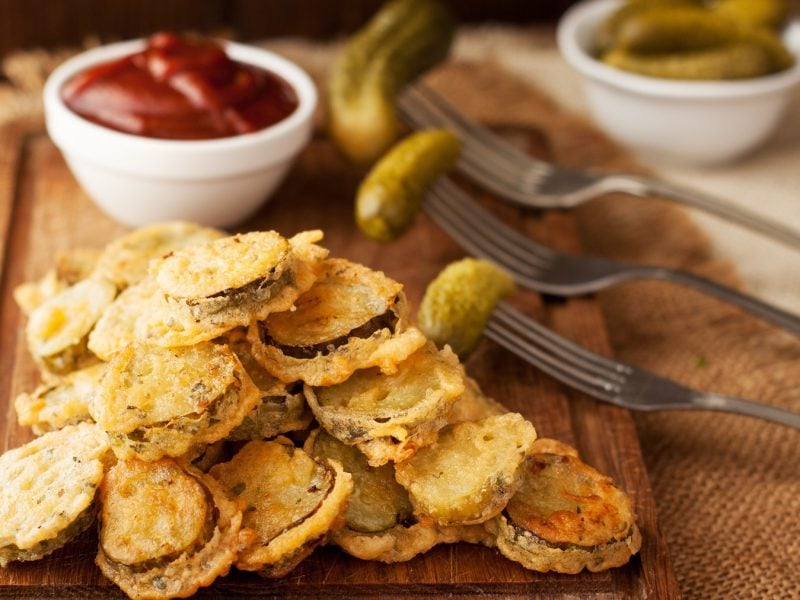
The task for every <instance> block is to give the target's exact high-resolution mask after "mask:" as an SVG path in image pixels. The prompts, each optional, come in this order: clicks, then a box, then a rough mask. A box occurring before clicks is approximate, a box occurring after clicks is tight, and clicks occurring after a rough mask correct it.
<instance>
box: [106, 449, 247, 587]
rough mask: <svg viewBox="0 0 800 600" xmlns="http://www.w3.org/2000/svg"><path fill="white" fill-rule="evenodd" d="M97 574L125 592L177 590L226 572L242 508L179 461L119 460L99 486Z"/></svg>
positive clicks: (210, 580)
mask: <svg viewBox="0 0 800 600" xmlns="http://www.w3.org/2000/svg"><path fill="white" fill-rule="evenodd" d="M100 501H101V510H100V549H99V551H98V554H97V559H96V563H97V566H99V567H100V570H101V571H102V572H103V575H105V576H106V577H108V578H109V579H110V580H111V581H113V582H114V583H116V584H117V585H118V586H119V587H120V588H122V591H124V592H125V593H126V594H128V596H129V597H130V598H134V599H136V598H142V599H143V598H150V599H157V598H185V597H187V596H190V595H192V594H193V593H195V592H196V591H197V590H198V589H199V588H201V587H205V586H208V585H211V584H212V583H213V581H214V580H215V579H216V578H217V577H220V576H224V575H226V574H227V573H228V571H229V570H230V568H231V565H232V564H233V562H234V561H235V560H236V551H237V544H238V538H239V531H240V526H241V521H242V513H241V512H240V511H239V509H238V507H237V506H236V504H235V502H232V501H231V500H229V499H228V497H227V496H226V495H225V492H224V490H223V489H222V487H221V486H220V485H219V484H218V483H217V482H216V481H215V480H214V479H213V478H212V477H209V476H208V475H205V474H203V473H201V472H200V471H198V470H197V469H195V468H193V467H190V466H187V465H186V464H184V463H181V462H180V461H176V460H173V459H170V458H162V459H160V460H158V461H154V462H143V461H140V460H137V459H132V460H127V461H120V462H118V463H117V464H116V465H115V466H114V467H112V468H111V469H110V470H109V472H108V475H107V476H106V479H105V481H104V482H103V484H102V486H101V488H100Z"/></svg>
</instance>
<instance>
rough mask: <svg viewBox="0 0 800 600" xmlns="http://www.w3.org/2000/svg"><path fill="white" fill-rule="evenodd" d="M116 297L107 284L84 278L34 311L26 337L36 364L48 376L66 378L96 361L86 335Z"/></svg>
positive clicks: (29, 319)
mask: <svg viewBox="0 0 800 600" xmlns="http://www.w3.org/2000/svg"><path fill="white" fill-rule="evenodd" d="M116 294H117V288H116V287H115V286H114V284H113V283H111V282H110V281H107V280H105V279H84V280H83V281H81V282H79V283H76V284H75V285H73V286H72V287H68V288H66V289H64V290H63V291H61V292H59V293H58V294H56V295H55V296H53V297H52V298H50V299H49V300H47V301H45V302H44V303H43V304H42V305H41V306H39V307H38V308H36V310H34V311H33V312H32V313H31V314H30V316H29V317H28V325H27V328H26V334H27V338H28V349H29V350H30V353H31V355H32V356H33V358H34V360H35V361H36V362H37V364H39V365H40V366H41V367H42V368H43V369H44V370H45V371H47V372H49V373H51V374H55V375H66V374H67V373H69V372H70V371H74V370H75V369H80V368H81V367H85V366H88V365H90V364H92V363H93V362H97V358H96V357H95V356H94V354H92V353H91V352H90V351H89V350H88V349H87V347H86V344H87V341H88V336H89V332H90V331H91V330H92V328H93V327H94V324H95V323H96V322H97V320H98V319H99V318H100V315H101V314H102V313H103V311H104V310H105V309H106V307H107V306H108V305H109V304H111V302H112V301H113V300H114V296H116Z"/></svg>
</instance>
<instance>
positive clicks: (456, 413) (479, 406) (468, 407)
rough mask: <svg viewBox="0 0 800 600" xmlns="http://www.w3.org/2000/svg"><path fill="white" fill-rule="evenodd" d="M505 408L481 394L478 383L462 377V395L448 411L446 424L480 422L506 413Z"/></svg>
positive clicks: (470, 378) (465, 376)
mask: <svg viewBox="0 0 800 600" xmlns="http://www.w3.org/2000/svg"><path fill="white" fill-rule="evenodd" d="M507 412H508V410H507V409H506V407H505V406H503V405H502V404H500V403H499V402H498V401H497V400H494V399H493V398H490V397H489V396H487V395H486V394H484V393H483V390H481V388H480V386H479V385H478V382H477V381H475V380H474V379H472V377H468V376H467V375H466V374H465V375H464V393H463V394H461V395H460V396H459V397H458V399H457V400H456V401H455V403H454V404H453V407H452V408H451V409H450V413H449V414H448V416H447V422H448V423H460V422H462V421H480V420H481V419H485V418H486V417H493V416H495V415H502V414H504V413H507Z"/></svg>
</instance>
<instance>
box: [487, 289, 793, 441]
mask: <svg viewBox="0 0 800 600" xmlns="http://www.w3.org/2000/svg"><path fill="white" fill-rule="evenodd" d="M485 335H486V336H487V337H489V338H490V339H492V340H494V341H495V342H497V343H498V344H500V345H501V346H503V347H504V348H506V349H507V350H510V351H511V352H513V353H514V354H516V355H517V356H519V357H520V358H522V359H523V360H525V361H527V362H529V363H530V364H532V365H534V366H535V367H538V368H539V369H541V370H542V371H544V372H545V373H547V374H548V375H550V376H551V377H554V378H555V379H558V380H559V381H561V382H562V383H565V384H566V385H568V386H570V387H572V388H575V389H577V390H580V391H582V392H585V393H586V394H589V395H590V396H593V397H595V398H598V399H600V400H603V401H605V402H609V403H611V404H614V405H616V406H621V407H623V408H627V409H630V410H642V411H654V410H675V409H698V410H715V411H723V412H732V413H738V414H742V415H748V416H751V417H758V418H760V419H766V420H767V421H774V422H775V423H780V424H782V425H788V426H789V427H794V428H796V429H800V414H798V413H794V412H791V411H788V410H785V409H782V408H777V407H775V406H769V405H767V404H759V403H757V402H752V401H749V400H742V399H741V398H734V397H732V396H722V395H720V394H714V393H709V392H700V391H698V390H694V389H691V388H687V387H684V386H682V385H680V384H678V383H675V382H674V381H672V380H670V379H666V378H664V377H660V376H658V375H656V374H655V373H651V372H649V371H645V370H644V369H639V368H637V367H633V366H631V365H628V364H625V363H622V362H617V361H615V360H612V359H610V358H606V357H605V356H600V355H599V354H595V353H594V352H590V351H589V350H586V349H585V348H583V347H581V346H579V345H578V344H575V343H574V342H571V341H570V340H568V339H566V338H563V337H561V336H560V335H559V334H557V333H556V332H554V331H552V330H550V329H547V328H546V327H544V326H543V325H540V324H539V323H537V322H536V321H534V320H533V319H530V318H529V317H527V316H525V315H523V314H522V313H521V312H519V311H518V310H516V309H515V308H512V307H511V306H509V305H508V304H506V303H505V302H499V303H498V304H497V306H496V307H495V309H494V311H493V312H492V316H491V318H490V319H489V324H488V326H487V328H486V330H485Z"/></svg>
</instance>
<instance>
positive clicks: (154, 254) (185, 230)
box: [97, 221, 225, 290]
mask: <svg viewBox="0 0 800 600" xmlns="http://www.w3.org/2000/svg"><path fill="white" fill-rule="evenodd" d="M224 236H225V232H223V231H220V230H219V229H213V228H211V227H201V226H200V225H197V224H195V223H184V222H181V221H173V222H169V223H156V224H154V225H148V226H147V227H142V228H140V229H135V230H134V231H131V232H130V233H129V234H127V235H124V236H122V237H121V238H117V239H116V240H114V241H113V242H111V243H110V244H108V245H107V246H106V247H105V249H104V250H103V252H102V254H101V255H100V257H99V258H98V260H97V274H98V275H100V276H101V277H105V278H106V279H108V280H110V281H113V282H114V283H115V284H116V285H117V287H118V288H119V289H121V290H122V289H125V288H126V287H128V286H129V285H134V284H136V283H138V282H139V281H141V280H142V279H144V278H145V276H146V275H147V269H148V267H149V266H150V261H151V260H153V259H156V258H162V257H163V256H165V255H167V254H169V253H170V252H175V251H176V250H180V249H181V248H186V247H187V246H193V245H196V244H203V243H205V242H210V241H212V240H216V239H219V238H221V237H224Z"/></svg>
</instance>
